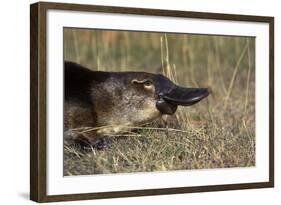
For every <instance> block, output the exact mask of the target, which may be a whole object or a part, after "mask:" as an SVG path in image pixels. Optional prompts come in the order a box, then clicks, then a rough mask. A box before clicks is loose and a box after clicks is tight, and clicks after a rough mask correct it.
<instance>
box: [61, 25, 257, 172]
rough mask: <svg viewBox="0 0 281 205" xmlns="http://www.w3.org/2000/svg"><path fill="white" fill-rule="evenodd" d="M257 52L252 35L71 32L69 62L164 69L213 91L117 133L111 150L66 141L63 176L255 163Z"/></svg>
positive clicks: (119, 68)
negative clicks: (172, 112) (125, 132)
mask: <svg viewBox="0 0 281 205" xmlns="http://www.w3.org/2000/svg"><path fill="white" fill-rule="evenodd" d="M254 51H255V41H254V38H247V37H227V36H207V35H187V34H163V33H145V32H110V31H102V30H99V31H97V30H84V29H83V30H82V29H81V30H79V29H65V31H64V58H65V60H71V61H74V62H77V63H81V64H82V65H84V66H87V67H89V68H91V69H95V70H106V71H129V70H130V71H147V72H154V73H164V74H165V75H166V76H167V77H169V78H170V79H171V80H173V81H174V82H177V83H178V84H180V85H183V86H189V87H210V88H211V89H212V94H211V95H210V96H209V97H208V98H207V99H206V100H203V101H202V102H200V103H198V104H196V105H194V106H191V107H180V108H179V109H178V111H177V112H176V114H175V115H173V116H171V117H169V118H168V119H167V120H166V121H164V120H163V119H159V120H157V121H155V122H152V123H150V124H148V125H146V126H145V127H144V128H138V129H134V130H133V132H132V133H129V134H130V135H131V136H130V137H113V143H112V146H111V148H110V149H106V150H102V151H99V150H94V149H90V150H88V151H83V150H80V149H79V148H77V147H75V146H69V145H65V146H64V175H85V174H106V173H124V172H146V171H166V170H182V169H209V168H226V167H248V166H254V165H255V69H254V68H255V64H254V59H255V56H254Z"/></svg>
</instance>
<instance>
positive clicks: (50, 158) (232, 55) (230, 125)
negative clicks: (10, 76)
mask: <svg viewBox="0 0 281 205" xmlns="http://www.w3.org/2000/svg"><path fill="white" fill-rule="evenodd" d="M30 63H31V64H30V199H31V200H33V201H37V202H53V201H65V200H85V199H100V198H114V197H132V196H148V195H160V194H179V193H190V192H207V191H221V190H236V189H252V188H266V187H273V186H274V82H273V79H274V18H273V17H268V16H250V15H237V14H220V13H204V12H192V11H173V10H158V9H141V8H127V7H110V6H98V5H83V4H63V3H49V2H39V3H35V4H32V5H31V7H30Z"/></svg>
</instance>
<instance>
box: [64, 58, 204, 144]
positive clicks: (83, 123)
mask: <svg viewBox="0 0 281 205" xmlns="http://www.w3.org/2000/svg"><path fill="white" fill-rule="evenodd" d="M64 70H65V75H64V95H65V96H64V97H65V104H64V137H65V139H70V140H73V141H74V142H79V144H81V142H82V143H83V144H88V145H92V146H93V147H96V148H98V149H102V148H105V147H106V146H107V140H105V139H108V138H107V136H113V135H116V134H119V133H122V132H124V130H127V128H128V127H134V126H141V125H144V124H145V123H148V122H151V121H153V120H155V119H156V118H159V117H161V115H164V114H166V115H172V114H174V113H175V112H176V110H177V106H179V105H181V106H190V105H193V104H195V103H197V102H199V101H200V100H202V99H203V98H205V97H207V96H208V95H209V91H208V89H207V88H184V87H180V86H178V85H176V84H174V83H173V82H172V81H170V80H169V79H168V78H167V77H165V76H163V75H161V74H152V73H146V72H102V71H92V70H89V69H87V68H85V67H83V66H81V65H79V64H76V63H72V62H65V63H64ZM87 127H95V128H98V129H91V131H84V132H83V131H82V132H77V131H73V130H79V129H80V128H87Z"/></svg>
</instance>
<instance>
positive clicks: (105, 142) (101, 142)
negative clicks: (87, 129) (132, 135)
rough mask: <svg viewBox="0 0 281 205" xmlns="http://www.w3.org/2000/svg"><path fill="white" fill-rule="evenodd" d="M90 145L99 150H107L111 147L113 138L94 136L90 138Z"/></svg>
mask: <svg viewBox="0 0 281 205" xmlns="http://www.w3.org/2000/svg"><path fill="white" fill-rule="evenodd" d="M89 143H90V146H92V147H93V148H95V149H97V150H105V149H107V148H109V147H110V145H111V143H112V139H111V138H110V137H105V136H103V137H94V138H92V139H89Z"/></svg>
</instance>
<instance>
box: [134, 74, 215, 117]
mask: <svg viewBox="0 0 281 205" xmlns="http://www.w3.org/2000/svg"><path fill="white" fill-rule="evenodd" d="M131 82H132V83H133V84H134V86H136V87H138V89H137V90H138V91H139V92H140V94H141V93H142V94H146V95H150V96H151V95H152V96H153V98H154V100H155V106H156V108H157V109H158V110H159V111H160V113H161V114H167V115H172V114H173V113H175V112H176V110H177V107H178V106H179V105H181V106H191V105H193V104H195V103H198V102H199V101H201V100H202V99H204V98H205V97H207V96H208V95H209V90H208V88H185V87H181V86H178V85H176V84H175V83H173V82H172V81H171V80H169V79H168V78H167V77H165V76H163V75H161V74H148V73H136V75H135V76H134V78H133V79H132V81H131ZM141 89H143V90H144V91H145V92H141Z"/></svg>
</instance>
